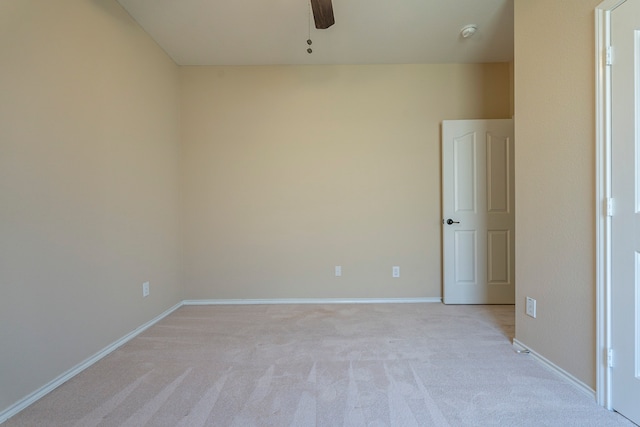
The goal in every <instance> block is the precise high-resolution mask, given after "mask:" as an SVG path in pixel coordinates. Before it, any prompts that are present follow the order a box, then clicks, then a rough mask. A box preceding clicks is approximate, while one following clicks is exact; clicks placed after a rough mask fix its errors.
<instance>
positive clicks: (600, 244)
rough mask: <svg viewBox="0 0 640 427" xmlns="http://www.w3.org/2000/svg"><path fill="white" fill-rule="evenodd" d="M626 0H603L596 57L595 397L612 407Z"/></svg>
mask: <svg viewBox="0 0 640 427" xmlns="http://www.w3.org/2000/svg"><path fill="white" fill-rule="evenodd" d="M625 1H626V0H604V1H603V2H602V3H600V4H599V5H598V6H597V7H596V10H595V36H596V40H595V48H596V49H595V53H596V55H595V60H596V87H595V89H596V129H595V130H596V141H595V143H596V147H595V148H596V153H595V154H596V159H595V160H596V164H595V168H596V183H595V184H596V194H595V196H596V197H595V200H596V206H595V208H596V400H597V402H598V404H600V405H601V406H604V407H605V408H607V409H609V410H612V409H613V408H612V403H613V402H612V401H611V391H612V383H611V370H610V368H609V363H608V354H609V349H610V348H611V214H612V209H613V208H614V207H613V206H611V205H610V203H609V200H610V199H611V196H612V194H611V182H612V180H611V172H612V167H613V164H612V161H611V110H612V105H611V72H610V69H609V67H608V66H607V46H609V45H610V44H611V39H610V33H611V31H610V30H611V11H613V9H615V8H616V7H618V6H619V5H621V4H622V3H624V2H625Z"/></svg>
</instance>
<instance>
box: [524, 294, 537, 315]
mask: <svg viewBox="0 0 640 427" xmlns="http://www.w3.org/2000/svg"><path fill="white" fill-rule="evenodd" d="M526 313H527V316H531V317H533V318H534V319H535V318H536V300H534V299H533V298H531V297H527V308H526Z"/></svg>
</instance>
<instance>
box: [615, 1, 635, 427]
mask: <svg viewBox="0 0 640 427" xmlns="http://www.w3.org/2000/svg"><path fill="white" fill-rule="evenodd" d="M611 44H612V46H613V52H614V59H613V65H612V66H611V91H612V92H611V95H612V104H611V155H612V187H611V193H612V196H613V199H614V212H613V216H612V218H611V233H612V234H611V248H612V249H611V250H612V256H611V259H612V261H611V344H612V349H613V367H612V370H611V381H612V383H611V386H612V387H611V391H612V394H611V398H612V407H613V409H615V410H616V411H618V412H620V413H621V414H623V415H624V416H626V417H627V418H629V419H631V420H632V421H634V422H635V423H638V424H640V128H639V126H640V0H628V1H626V2H625V3H623V4H622V5H620V6H618V7H617V8H616V9H614V10H613V11H612V13H611Z"/></svg>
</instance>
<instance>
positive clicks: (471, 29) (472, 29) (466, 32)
mask: <svg viewBox="0 0 640 427" xmlns="http://www.w3.org/2000/svg"><path fill="white" fill-rule="evenodd" d="M476 31H478V26H477V25H475V24H469V25H465V26H464V27H462V29H461V30H460V35H461V36H462V38H465V39H467V38H469V37H471V36H472V35H474V34H475V33H476Z"/></svg>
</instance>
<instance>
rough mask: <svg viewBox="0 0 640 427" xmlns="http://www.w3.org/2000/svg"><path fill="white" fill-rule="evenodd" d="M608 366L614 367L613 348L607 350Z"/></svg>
mask: <svg viewBox="0 0 640 427" xmlns="http://www.w3.org/2000/svg"><path fill="white" fill-rule="evenodd" d="M607 366H608V367H610V368H613V349H612V348H610V349H608V350H607Z"/></svg>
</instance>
